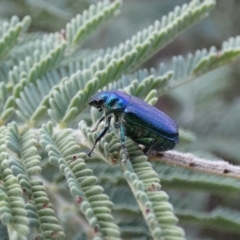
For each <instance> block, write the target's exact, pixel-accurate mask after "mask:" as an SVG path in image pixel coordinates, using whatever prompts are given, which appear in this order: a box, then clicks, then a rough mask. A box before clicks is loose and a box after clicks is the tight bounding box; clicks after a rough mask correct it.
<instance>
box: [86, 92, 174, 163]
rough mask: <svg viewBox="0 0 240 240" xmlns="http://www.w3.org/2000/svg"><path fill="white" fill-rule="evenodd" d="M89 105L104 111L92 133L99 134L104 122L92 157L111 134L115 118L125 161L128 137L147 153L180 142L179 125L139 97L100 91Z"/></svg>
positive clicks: (164, 149) (161, 149) (166, 148)
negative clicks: (105, 137) (111, 126)
mask: <svg viewBox="0 0 240 240" xmlns="http://www.w3.org/2000/svg"><path fill="white" fill-rule="evenodd" d="M89 105H90V106H93V107H95V108H97V109H98V110H99V111H100V112H101V111H103V112H104V113H103V115H102V117H101V118H100V119H99V120H98V121H97V123H96V126H95V128H94V129H93V130H92V131H96V130H97V128H98V126H99V124H100V123H101V122H102V121H103V120H105V126H104V128H103V129H102V130H101V131H100V132H99V133H98V135H97V138H96V140H95V142H94V145H93V147H92V149H91V150H90V152H89V153H88V156H89V157H90V156H91V154H92V152H93V150H94V148H95V147H96V144H97V143H98V142H99V141H100V139H101V138H102V137H103V136H104V135H105V134H106V132H107V131H108V129H109V127H110V122H111V118H112V117H114V118H115V122H114V126H115V127H116V128H119V130H120V141H121V148H122V149H123V151H124V153H125V154H126V159H128V152H127V149H126V146H125V136H127V137H129V138H131V139H132V140H133V141H134V142H136V143H138V144H141V145H143V146H145V148H144V150H143V152H144V153H145V154H147V153H148V152H149V151H151V150H155V151H167V150H170V149H173V148H174V147H175V145H176V144H177V143H178V126H177V124H176V123H175V122H174V121H173V120H172V119H171V118H170V117H169V116H167V115H166V114H165V113H163V112H162V111H160V110H159V109H157V108H155V107H154V106H152V105H150V104H148V103H146V102H144V101H143V100H142V99H140V98H137V97H134V96H131V95H128V94H127V93H124V92H122V91H119V90H112V91H101V92H97V93H96V94H95V95H93V96H92V97H91V98H90V99H89ZM126 159H125V160H126Z"/></svg>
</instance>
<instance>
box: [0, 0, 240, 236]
mask: <svg viewBox="0 0 240 240" xmlns="http://www.w3.org/2000/svg"><path fill="white" fill-rule="evenodd" d="M98 2H99V1H94V0H93V1H90V0H89V1H87V0H86V1H76V0H58V1H51V0H48V1H47V0H25V1H23V0H22V1H9V0H2V1H1V2H0V109H1V112H0V121H1V125H2V127H1V129H0V177H1V184H0V220H1V224H0V239H81V240H82V239H95V240H97V239H161V240H170V239H174V240H176V239H194V240H197V239H208V240H210V239H220V240H221V239H229V240H235V239H239V235H240V217H239V216H240V212H239V211H240V207H239V190H240V184H239V181H238V180H235V179H230V178H224V177H218V176H211V175H209V174H203V173H198V172H192V171H189V170H186V169H181V168H178V167H172V166H169V165H165V164H160V163H158V164H156V163H151V164H150V163H149V162H148V161H147V158H146V157H145V156H144V155H142V152H141V151H140V150H139V149H138V147H137V146H136V145H135V144H134V143H132V142H131V141H130V140H128V149H129V153H130V157H131V162H128V163H127V164H126V165H125V164H121V163H119V164H115V165H112V163H113V160H114V161H116V160H118V161H119V160H120V159H121V153H120V154H119V146H120V145H119V142H118V139H117V137H116V136H117V135H116V133H115V132H114V131H112V132H109V133H108V134H107V135H106V137H105V138H104V139H103V140H102V141H101V142H100V144H99V146H98V147H97V149H96V151H95V152H94V154H93V157H92V158H91V159H90V158H87V157H86V154H85V153H86V152H87V151H88V148H89V147H91V145H92V142H93V141H94V139H95V137H96V135H95V134H92V133H91V131H90V129H91V126H92V125H93V124H94V122H95V121H96V120H97V119H98V118H99V114H98V113H97V112H96V111H95V110H94V109H91V110H90V109H89V108H88V107H87V101H88V98H89V97H90V96H91V95H92V94H93V93H95V92H97V91H98V90H99V89H102V88H106V89H116V88H121V89H123V90H124V91H126V92H128V93H130V94H132V95H136V96H138V97H141V98H143V99H145V100H146V101H147V102H149V103H150V104H155V103H156V106H158V107H159V108H161V109H162V110H163V111H165V112H167V113H168V114H169V115H170V116H171V117H172V118H174V119H175V120H176V122H177V123H178V125H179V126H180V128H181V135H180V138H181V141H180V144H179V145H178V146H177V148H176V149H177V150H178V151H182V152H188V151H189V152H192V153H194V154H195V155H196V156H203V157H205V158H207V159H209V161H211V160H213V161H214V159H217V158H222V159H225V160H227V161H229V162H231V163H233V164H235V165H239V161H240V160H239V153H240V151H239V142H240V128H239V126H238V125H239V120H240V109H239V108H240V102H239V94H240V90H239V89H240V83H239V76H240V72H239V71H240V70H239V67H238V65H239V61H233V60H235V59H236V58H237V57H238V55H239V53H240V37H236V36H237V35H238V34H239V29H238V24H237V23H238V22H239V16H240V9H239V7H238V2H237V1H224V0H219V1H217V3H216V6H215V2H214V1H213V0H205V1H193V2H190V1H180V0H179V1H167V0H164V1H157V0H152V1H143V0H134V1H133V0H132V1H123V4H122V3H121V2H120V1H113V2H112V3H110V2H107V1H106V2H105V5H104V4H103V5H101V4H100V5H97V6H98V7H97V8H94V7H93V6H92V7H90V5H91V4H94V5H96V4H97V3H98ZM184 3H189V4H190V5H188V6H187V5H186V6H185V7H182V10H180V8H179V9H176V10H175V13H174V14H172V15H171V14H170V15H168V18H162V16H163V15H167V14H168V13H169V12H170V11H172V10H173V9H174V7H176V5H179V6H182V5H183V4H184ZM89 7H90V8H89ZM83 11H85V12H83ZM120 11H121V14H119V13H120ZM208 13H209V16H208V18H206V19H205V17H206V16H207V14H208ZM77 14H82V16H83V17H82V18H81V19H82V20H81V19H80V17H76V15H77ZM12 16H14V17H12ZM16 16H18V17H16ZM156 19H159V21H160V22H161V23H160V22H157V23H155V25H154V21H155V20H156ZM202 19H204V20H202ZM200 20H202V21H200ZM194 23H197V24H196V25H194ZM150 25H152V26H154V27H149V26H150ZM160 25H161V26H160ZM190 27H191V28H190ZM188 28H190V29H188ZM143 29H147V30H145V31H143ZM185 29H188V30H187V31H185V32H183V33H182V31H183V30H185ZM138 31H139V32H138ZM180 33H181V34H180ZM134 35H135V37H132V36H134ZM126 39H129V40H128V41H126ZM125 41H126V42H125ZM223 42H224V43H223ZM119 44H120V45H119ZM211 46H215V47H211ZM162 48H163V49H162ZM161 49H162V50H161ZM198 49H199V50H198ZM160 50H161V51H160ZM179 55H180V56H179ZM174 56H177V57H174ZM213 70H214V71H213ZM193 80H194V81H193ZM195 80H196V81H195ZM49 121H50V122H49ZM79 122H80V124H79ZM102 160H104V161H102ZM35 175H37V176H35ZM177 219H179V222H178V220H177ZM184 232H185V234H184Z"/></svg>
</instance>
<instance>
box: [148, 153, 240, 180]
mask: <svg viewBox="0 0 240 240" xmlns="http://www.w3.org/2000/svg"><path fill="white" fill-rule="evenodd" d="M149 161H157V162H163V163H167V164H171V165H174V166H178V167H183V168H187V169H190V170H194V171H198V172H205V173H211V174H215V175H221V176H226V177H231V178H237V179H240V166H234V165H232V164H230V163H228V162H226V161H223V160H217V161H210V160H207V159H203V158H198V157H196V156H194V155H193V154H191V153H181V152H177V151H167V152H161V153H160V152H152V154H151V155H150V156H149Z"/></svg>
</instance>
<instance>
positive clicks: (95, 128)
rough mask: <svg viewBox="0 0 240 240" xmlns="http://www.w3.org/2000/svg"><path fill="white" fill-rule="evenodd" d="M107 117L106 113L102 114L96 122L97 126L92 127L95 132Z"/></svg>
mask: <svg viewBox="0 0 240 240" xmlns="http://www.w3.org/2000/svg"><path fill="white" fill-rule="evenodd" d="M104 119H105V114H103V115H102V117H101V118H99V119H98V120H97V122H96V126H95V127H94V128H93V129H92V132H95V131H96V130H97V129H98V126H99V124H100V123H101V122H102V121H103V120H104Z"/></svg>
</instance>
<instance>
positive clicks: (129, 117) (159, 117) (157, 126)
mask: <svg viewBox="0 0 240 240" xmlns="http://www.w3.org/2000/svg"><path fill="white" fill-rule="evenodd" d="M124 119H125V122H126V124H129V125H131V126H132V128H138V129H142V131H143V132H144V130H145V131H146V132H148V133H149V135H150V136H154V137H157V138H159V141H160V139H161V138H163V139H165V140H168V141H169V142H172V143H174V145H173V146H172V148H173V147H174V146H175V145H176V144H177V143H178V127H177V125H176V123H175V122H174V121H173V120H172V119H171V118H170V117H168V116H167V115H166V114H165V113H163V112H162V111H160V110H158V109H157V108H155V107H153V106H151V105H149V104H148V103H146V102H144V101H143V100H141V99H139V98H136V97H131V101H130V102H129V104H128V105H127V107H126V108H125V111H124ZM139 134H140V133H139ZM141 134H142V135H141V136H142V137H143V136H145V135H148V134H147V133H146V134H143V133H141ZM134 135H137V133H136V134H134ZM156 140H157V139H156Z"/></svg>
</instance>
